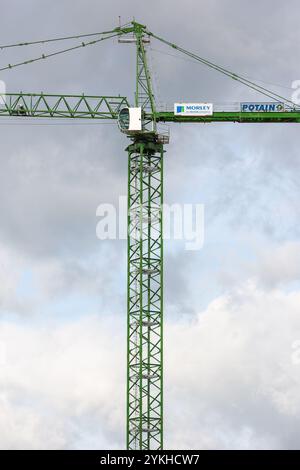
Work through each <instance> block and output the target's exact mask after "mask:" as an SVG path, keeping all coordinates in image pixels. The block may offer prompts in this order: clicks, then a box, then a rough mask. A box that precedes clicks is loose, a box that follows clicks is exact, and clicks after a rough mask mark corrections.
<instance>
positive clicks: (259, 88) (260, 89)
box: [148, 32, 297, 107]
mask: <svg viewBox="0 0 300 470" xmlns="http://www.w3.org/2000/svg"><path fill="white" fill-rule="evenodd" d="M148 34H149V35H150V36H152V37H153V38H155V39H157V40H158V41H160V42H162V43H164V44H166V45H168V46H170V47H171V48H173V49H175V50H177V51H179V52H182V53H183V54H185V55H187V56H189V57H191V58H192V59H194V60H196V61H198V62H201V63H202V64H204V65H206V66H208V67H210V68H212V69H214V70H217V71H218V72H220V73H222V74H224V75H226V76H228V77H230V78H232V79H233V80H237V81H238V82H240V83H242V84H243V85H245V86H247V87H249V88H251V89H253V90H255V91H257V92H258V93H261V94H262V95H265V96H267V97H269V98H272V99H276V100H277V99H278V98H279V99H280V100H283V101H284V102H285V103H289V106H292V107H295V106H297V105H296V103H294V102H293V101H291V100H289V99H288V98H286V97H284V96H281V95H278V94H277V93H274V92H273V91H271V90H268V89H267V88H264V87H262V86H260V85H258V84H257V83H255V82H252V81H251V80H248V79H247V78H244V77H242V76H240V75H238V74H236V73H234V72H231V71H230V70H227V69H225V68H224V67H221V66H219V65H217V64H214V63H213V62H210V61H209V60H207V59H204V58H203V57H200V56H198V55H197V54H194V53H193V52H189V51H187V50H186V49H183V48H182V47H180V46H177V45H176V44H174V43H171V42H169V41H167V40H166V39H163V38H161V37H159V36H157V35H156V34H154V33H151V32H148Z"/></svg>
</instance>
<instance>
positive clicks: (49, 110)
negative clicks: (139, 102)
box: [0, 93, 129, 119]
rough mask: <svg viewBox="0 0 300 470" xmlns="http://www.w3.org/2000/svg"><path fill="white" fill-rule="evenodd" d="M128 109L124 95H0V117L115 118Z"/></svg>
mask: <svg viewBox="0 0 300 470" xmlns="http://www.w3.org/2000/svg"><path fill="white" fill-rule="evenodd" d="M126 106H129V103H128V101H127V98H125V97H123V96H87V95H51V94H43V93H40V94H33V93H31V94H30V93H8V94H5V95H0V116H17V117H37V118H79V119H117V118H118V113H119V111H120V109H122V108H123V107H126Z"/></svg>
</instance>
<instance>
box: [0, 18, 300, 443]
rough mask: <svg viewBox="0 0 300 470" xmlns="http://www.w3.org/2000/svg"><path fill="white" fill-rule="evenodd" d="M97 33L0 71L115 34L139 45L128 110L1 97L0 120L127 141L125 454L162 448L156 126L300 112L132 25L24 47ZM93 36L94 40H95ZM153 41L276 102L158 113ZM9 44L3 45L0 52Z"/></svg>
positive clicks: (77, 99) (80, 101) (165, 138)
mask: <svg viewBox="0 0 300 470" xmlns="http://www.w3.org/2000/svg"><path fill="white" fill-rule="evenodd" d="M87 36H95V37H96V39H92V40H89V42H86V43H81V44H80V45H78V46H75V47H70V48H68V49H64V50H61V51H57V52H55V53H52V54H48V55H44V54H43V55H42V56H39V57H36V58H35V59H31V60H27V61H25V62H21V63H17V64H9V65H8V66H6V67H3V68H0V71H4V70H8V69H13V68H14V67H19V66H21V65H26V64H30V63H32V62H36V61H39V60H44V59H46V58H48V57H52V56H55V55H57V54H60V53H65V52H68V51H72V50H74V49H79V48H80V47H84V46H90V45H92V44H96V43H98V42H100V41H104V40H106V39H109V38H112V37H117V38H118V41H119V42H123V43H134V44H135V46H136V87H135V96H134V102H133V105H132V104H131V103H130V101H129V99H128V98H127V97H125V96H120V95H119V96H91V95H86V94H82V95H53V94H44V93H23V92H21V93H9V94H5V95H1V96H0V98H1V103H0V117H1V116H14V117H19V118H23V119H26V118H59V119H70V120H71V119H94V120H116V121H117V122H118V125H119V129H120V130H121V132H123V133H124V134H126V135H127V136H128V137H129V140H130V143H129V145H128V146H127V148H126V151H127V153H128V268H127V419H126V421H127V426H126V437H127V444H126V445H127V449H130V450H148V449H151V450H157V449H162V448H163V214H162V203H163V161H164V153H165V145H166V144H168V142H169V135H168V134H167V133H165V132H161V131H160V124H161V123H171V122H175V123H176V122H179V123H208V122H209V123H212V122H238V123H299V122H300V109H299V108H298V107H297V106H296V105H295V104H294V103H293V102H292V101H290V100H288V99H286V98H284V97H282V96H280V95H278V94H276V93H273V92H271V91H270V90H268V89H266V88H264V87H262V86H260V85H257V84H256V83H254V82H252V81H250V80H248V79H247V78H243V77H242V76H239V75H237V74H235V73H233V72H231V71H230V70H227V69H225V68H224V67H220V66H218V65H217V64H214V63H213V62H211V61H208V60H207V59H203V58H202V57H200V56H198V55H197V54H194V53H192V52H189V51H187V50H185V49H183V48H181V47H179V46H177V45H176V44H174V43H171V42H169V41H167V40H165V39H163V38H161V37H159V36H157V35H156V34H154V33H152V32H151V31H149V30H148V28H147V27H146V26H145V25H143V24H140V23H138V22H136V21H132V22H131V23H128V24H127V25H124V26H118V27H117V28H115V29H113V30H112V31H107V32H103V33H95V34H90V35H81V36H73V37H67V38H56V39H50V40H43V41H35V42H33V43H20V44H16V45H15V46H24V45H30V44H36V43H47V42H52V41H61V40H66V39H75V38H82V37H87ZM97 38H98V39H97ZM151 39H156V40H158V41H160V42H162V43H164V44H165V45H167V46H169V47H171V48H172V49H173V51H174V50H175V51H177V52H179V53H182V54H184V55H186V56H188V57H190V58H191V59H193V60H195V61H198V62H199V63H201V64H204V65H206V66H208V67H210V68H212V69H213V70H216V71H218V72H219V73H222V74H224V75H225V76H228V77H230V78H232V79H234V80H237V81H238V82H240V83H241V84H243V85H245V86H247V87H249V88H250V89H252V90H255V91H256V92H258V93H260V94H262V95H264V96H265V97H267V98H268V99H271V100H273V101H267V102H263V103H261V104H260V103H256V104H249V103H244V104H243V105H241V106H238V107H236V108H235V109H231V110H228V109H226V110H222V109H214V108H213V104H205V103H203V104H198V105H197V104H184V103H177V104H176V105H175V107H174V109H170V110H166V111H160V110H158V109H157V106H156V101H155V96H154V92H153V87H152V79H151V73H150V69H149V65H148V60H147V45H148V43H149V42H150V40H151ZM5 47H12V45H8V46H0V48H2V49H3V48H5Z"/></svg>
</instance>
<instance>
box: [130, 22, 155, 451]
mask: <svg viewBox="0 0 300 470" xmlns="http://www.w3.org/2000/svg"><path fill="white" fill-rule="evenodd" d="M147 41H148V39H147V36H146V35H145V33H144V27H143V26H142V25H139V24H137V23H134V42H135V43H136V52H137V63H136V93H135V106H136V107H137V108H140V109H141V113H142V116H143V117H144V116H145V114H146V113H147V112H148V113H150V118H149V119H148V120H147V119H142V124H141V126H142V129H141V132H139V133H138V134H135V135H134V136H133V137H132V143H131V144H130V145H129V146H128V147H127V152H128V287H127V296H128V308H127V324H128V333H127V338H128V339H127V357H128V362H127V449H134V450H136V449H154V450H155V449H162V447H163V343H162V340H163V237H162V202H163V154H164V150H163V144H162V143H161V142H160V141H159V135H158V134H157V132H156V122H155V119H153V116H154V114H155V102H154V96H153V91H152V84H151V78H150V73H149V69H148V63H147V56H146V49H145V44H146V43H147Z"/></svg>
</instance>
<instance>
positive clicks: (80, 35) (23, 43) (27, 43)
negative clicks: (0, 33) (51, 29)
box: [0, 30, 116, 50]
mask: <svg viewBox="0 0 300 470" xmlns="http://www.w3.org/2000/svg"><path fill="white" fill-rule="evenodd" d="M115 31H116V30H112V31H102V32H99V33H88V34H78V35H76V36H64V37H59V38H51V39H40V40H38V41H31V42H19V43H16V44H5V45H0V49H1V50H2V49H8V48H11V47H21V46H32V45H35V44H46V43H49V42H57V41H66V40H69V39H81V38H88V37H93V36H101V35H103V34H111V33H114V32H115Z"/></svg>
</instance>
